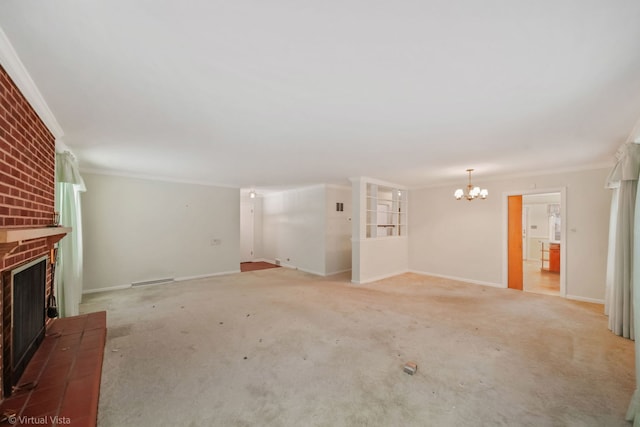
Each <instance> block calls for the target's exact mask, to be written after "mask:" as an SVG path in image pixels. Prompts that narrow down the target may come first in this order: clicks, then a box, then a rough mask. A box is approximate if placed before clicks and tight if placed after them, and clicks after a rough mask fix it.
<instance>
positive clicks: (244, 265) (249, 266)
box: [240, 261, 280, 273]
mask: <svg viewBox="0 0 640 427" xmlns="http://www.w3.org/2000/svg"><path fill="white" fill-rule="evenodd" d="M279 267H280V266H279V265H276V264H271V263H270V262H264V261H257V262H241V263H240V271H241V272H243V273H244V272H245V271H257V270H266V269H267V268H279Z"/></svg>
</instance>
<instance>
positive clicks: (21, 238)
mask: <svg viewBox="0 0 640 427" xmlns="http://www.w3.org/2000/svg"><path fill="white" fill-rule="evenodd" d="M54 197H55V138H54V136H53V135H52V134H51V132H50V131H49V130H48V129H47V127H46V125H45V124H44V122H43V121H42V120H41V119H40V117H39V116H38V114H37V113H36V112H35V110H34V109H33V108H32V107H31V105H29V102H28V101H27V100H26V99H25V97H24V96H23V95H22V93H21V92H20V90H19V89H18V87H17V86H16V85H15V83H14V82H13V81H12V79H11V78H10V77H9V75H8V74H7V72H6V71H5V69H4V68H3V67H2V66H1V65H0V280H1V281H2V283H1V286H0V292H1V297H0V313H1V314H2V315H1V316H0V332H1V334H2V336H1V339H0V346H1V347H0V380H2V381H3V383H2V384H0V390H4V389H5V388H6V384H4V382H6V375H5V374H6V373H7V370H8V369H10V365H9V362H10V360H8V359H10V358H11V357H10V355H11V346H12V339H11V334H12V324H11V321H12V307H11V304H12V298H13V296H12V293H11V283H10V282H11V280H10V277H11V274H10V272H11V270H13V269H15V268H18V267H20V266H23V265H25V264H27V263H29V262H31V261H33V260H35V259H38V258H42V257H43V256H47V255H48V254H49V252H50V249H51V248H52V247H53V245H54V244H55V243H56V242H57V241H58V240H59V239H61V238H62V237H63V236H64V230H63V229H56V228H55V227H47V226H50V225H51V223H52V221H53V213H54ZM50 271H51V266H50V264H49V263H48V262H47V264H46V279H45V282H46V283H45V286H46V288H45V292H46V294H47V295H48V292H49V291H48V289H49V286H50V282H51V274H50ZM42 309H43V310H44V309H45V307H44V301H43V307H42ZM6 394H7V393H4V392H2V394H0V399H2V398H5V397H7V396H6Z"/></svg>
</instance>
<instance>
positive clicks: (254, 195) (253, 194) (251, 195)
mask: <svg viewBox="0 0 640 427" xmlns="http://www.w3.org/2000/svg"><path fill="white" fill-rule="evenodd" d="M249 197H250V198H252V199H255V198H256V192H255V191H253V190H251V191H249Z"/></svg>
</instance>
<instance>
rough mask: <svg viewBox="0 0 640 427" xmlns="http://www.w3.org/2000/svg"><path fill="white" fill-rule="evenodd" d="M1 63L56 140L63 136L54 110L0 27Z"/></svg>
mask: <svg viewBox="0 0 640 427" xmlns="http://www.w3.org/2000/svg"><path fill="white" fill-rule="evenodd" d="M0 64H2V67H3V68H4V69H5V71H6V72H7V73H8V74H9V76H10V77H11V79H12V80H13V82H14V83H15V84H16V86H17V87H18V89H20V92H22V95H24V97H25V98H26V99H27V101H28V102H29V104H31V107H33V109H34V110H35V111H36V113H37V114H38V116H40V119H41V120H42V121H43V122H44V124H45V125H46V126H47V128H48V129H49V132H51V133H52V134H53V136H54V138H55V139H56V140H58V139H59V138H62V136H63V135H64V131H63V130H62V127H61V126H60V124H59V123H58V120H56V118H55V116H54V115H53V112H51V109H49V106H48V105H47V102H46V101H45V100H44V97H43V96H42V94H41V93H40V90H38V87H37V86H36V84H35V82H34V81H33V79H32V78H31V76H30V75H29V72H28V71H27V69H26V68H25V66H24V64H23V63H22V61H20V57H18V54H17V53H16V51H15V49H14V48H13V45H11V42H10V41H9V38H8V37H7V35H6V34H5V33H4V31H3V30H2V28H0Z"/></svg>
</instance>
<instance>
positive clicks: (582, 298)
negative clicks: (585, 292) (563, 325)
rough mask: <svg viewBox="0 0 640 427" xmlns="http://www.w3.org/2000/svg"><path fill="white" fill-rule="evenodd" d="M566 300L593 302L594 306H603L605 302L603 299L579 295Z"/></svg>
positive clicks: (568, 296) (569, 296)
mask: <svg viewBox="0 0 640 427" xmlns="http://www.w3.org/2000/svg"><path fill="white" fill-rule="evenodd" d="M565 298H567V299H572V300H574V301H582V302H592V303H594V304H603V305H604V300H603V299H597V298H586V297H579V296H577V295H567V296H566V297H565Z"/></svg>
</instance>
